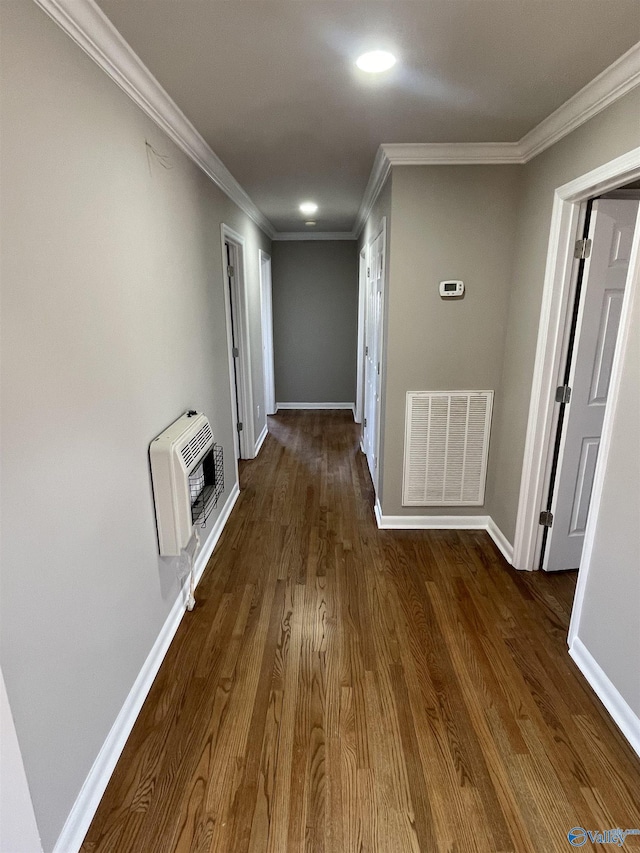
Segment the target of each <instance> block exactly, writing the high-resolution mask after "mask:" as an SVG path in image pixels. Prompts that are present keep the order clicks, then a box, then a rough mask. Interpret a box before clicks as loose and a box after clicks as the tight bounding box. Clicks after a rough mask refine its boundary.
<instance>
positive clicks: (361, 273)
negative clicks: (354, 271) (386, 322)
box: [353, 248, 367, 424]
mask: <svg viewBox="0 0 640 853" xmlns="http://www.w3.org/2000/svg"><path fill="white" fill-rule="evenodd" d="M366 304H367V250H366V248H364V249H362V251H361V252H360V257H359V265H358V349H357V360H356V406H355V412H354V414H353V417H354V420H355V422H356V423H357V424H361V423H362V420H363V413H362V410H363V408H364V334H365V325H366V323H365V310H366Z"/></svg>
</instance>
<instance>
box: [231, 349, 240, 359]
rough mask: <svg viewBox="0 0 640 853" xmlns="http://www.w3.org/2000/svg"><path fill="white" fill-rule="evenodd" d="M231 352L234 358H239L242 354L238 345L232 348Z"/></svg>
mask: <svg viewBox="0 0 640 853" xmlns="http://www.w3.org/2000/svg"><path fill="white" fill-rule="evenodd" d="M231 354H232V355H233V357H234V358H238V356H239V355H240V350H239V349H238V347H234V348H233V349H232V350H231Z"/></svg>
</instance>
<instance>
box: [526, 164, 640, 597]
mask: <svg viewBox="0 0 640 853" xmlns="http://www.w3.org/2000/svg"><path fill="white" fill-rule="evenodd" d="M639 178H640V148H637V149H634V150H632V151H630V152H628V153H627V154H624V155H622V156H621V157H618V158H617V159H615V160H612V161H611V162H609V163H606V164H604V165H603V166H600V167H598V168H597V169H594V170H593V171H592V172H588V173H586V174H585V175H582V176H581V177H579V178H577V179H575V180H573V181H571V182H570V183H568V184H565V185H563V186H561V187H558V188H557V189H556V191H555V195H554V201H553V210H552V217H551V232H550V237H549V248H548V253H547V265H546V270H545V281H544V289H543V295H542V306H541V311H540V324H539V329H538V343H537V348H536V357H535V364H534V373H533V382H532V389H531V402H530V407H529V417H528V423H527V432H526V441H525V449H524V459H523V468H522V478H521V482H520V494H519V499H518V512H517V519H516V531H515V539H514V548H513V565H514V566H515V567H516V568H517V569H521V570H528V571H532V570H535V569H538V568H539V567H540V555H541V550H542V533H543V531H542V526H543V525H542V524H541V522H542V521H543V518H542V517H541V510H542V511H545V510H546V502H547V487H548V484H549V456H550V448H551V447H552V446H553V443H554V436H555V430H556V426H557V418H558V406H559V403H557V402H556V393H557V391H556V389H557V388H558V387H560V386H562V384H563V376H564V373H563V368H564V366H565V364H566V350H567V346H566V345H567V334H566V330H567V329H569V328H570V324H571V319H570V318H571V312H572V307H573V302H572V298H571V297H572V293H573V292H574V291H575V286H574V284H575V264H576V259H575V257H574V252H575V243H576V237H581V235H582V231H581V230H580V229H581V225H582V223H583V221H584V219H585V207H584V205H585V203H586V202H587V201H588V200H589V199H593V198H598V197H601V196H603V195H605V194H608V193H610V192H612V191H614V190H619V188H621V187H624V186H626V185H628V184H630V183H632V182H635V181H637V180H638V179H639ZM639 232H640V229H637V228H636V230H635V233H634V237H633V241H632V246H631V251H630V261H629V271H628V276H627V286H626V287H625V291H624V295H623V297H622V303H621V307H620V316H619V333H618V336H617V343H616V345H615V351H614V353H613V358H612V359H611V365H610V376H609V380H608V384H609V393H608V398H607V400H608V405H607V406H606V408H605V411H604V419H603V424H602V436H601V439H600V441H599V447H598V452H597V454H596V460H595V464H594V471H593V477H592V483H593V485H592V490H591V496H590V501H589V502H588V506H589V513H588V516H587V517H586V523H585V529H584V546H583V550H582V557H581V561H580V573H579V575H578V584H577V588H576V604H575V605H574V611H576V610H579V603H580V601H581V599H582V595H583V591H584V585H585V583H586V577H587V573H588V566H589V562H590V559H591V552H592V547H593V542H594V538H595V532H596V528H597V523H598V508H599V502H600V494H601V489H602V484H603V482H604V471H605V468H606V461H607V455H608V452H609V445H610V440H611V431H612V427H613V419H614V414H615V404H616V400H617V396H618V389H619V383H620V370H621V357H622V353H623V351H624V347H625V346H626V341H627V339H628V327H629V317H630V305H631V300H632V296H633V293H634V291H635V289H636V288H637V287H638V278H639V277H640V245H639V244H640V233H639ZM592 461H593V455H592Z"/></svg>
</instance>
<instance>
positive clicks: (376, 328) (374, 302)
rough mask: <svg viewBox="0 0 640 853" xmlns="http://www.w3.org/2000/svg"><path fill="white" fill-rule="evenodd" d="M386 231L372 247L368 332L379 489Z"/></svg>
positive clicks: (367, 407) (370, 452)
mask: <svg viewBox="0 0 640 853" xmlns="http://www.w3.org/2000/svg"><path fill="white" fill-rule="evenodd" d="M384 267H385V230H384V226H383V229H382V231H381V232H380V234H379V235H378V236H377V237H376V239H375V240H374V241H373V242H372V243H371V245H370V247H369V260H368V270H367V273H368V275H367V306H366V328H365V400H364V428H363V446H364V452H365V455H366V457H367V462H368V465H369V472H370V473H371V479H372V480H373V484H374V486H375V487H376V490H377V486H378V436H379V420H380V390H381V359H382V352H381V349H382V300H383V294H384Z"/></svg>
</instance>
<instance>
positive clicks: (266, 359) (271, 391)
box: [260, 250, 276, 415]
mask: <svg viewBox="0 0 640 853" xmlns="http://www.w3.org/2000/svg"><path fill="white" fill-rule="evenodd" d="M260 305H261V310H262V365H263V370H264V406H265V414H267V415H275V413H276V389H275V374H274V367H273V302H272V294H271V258H270V257H269V255H267V253H266V252H263V251H262V250H261V251H260Z"/></svg>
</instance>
